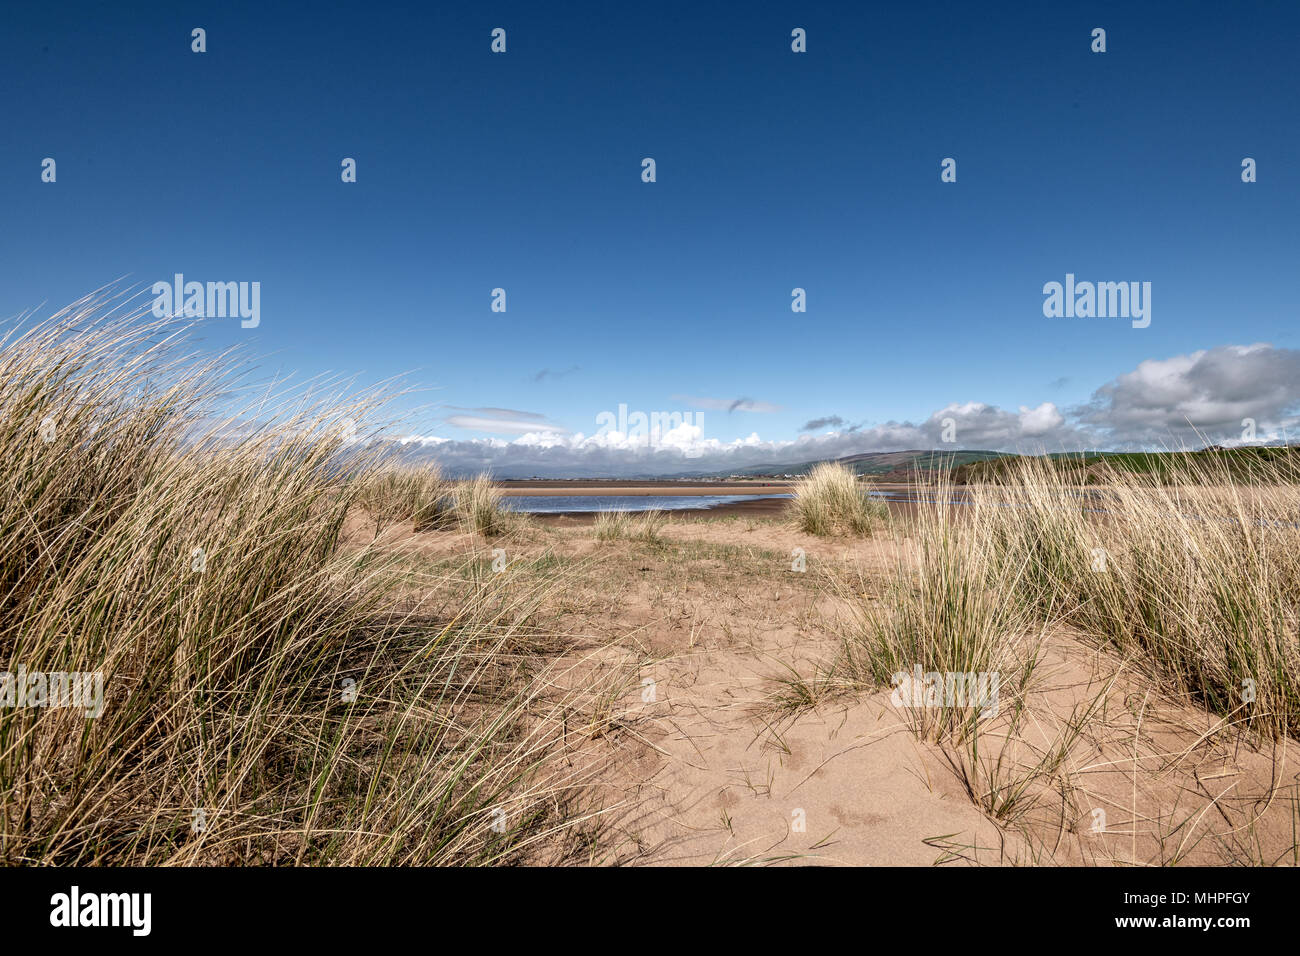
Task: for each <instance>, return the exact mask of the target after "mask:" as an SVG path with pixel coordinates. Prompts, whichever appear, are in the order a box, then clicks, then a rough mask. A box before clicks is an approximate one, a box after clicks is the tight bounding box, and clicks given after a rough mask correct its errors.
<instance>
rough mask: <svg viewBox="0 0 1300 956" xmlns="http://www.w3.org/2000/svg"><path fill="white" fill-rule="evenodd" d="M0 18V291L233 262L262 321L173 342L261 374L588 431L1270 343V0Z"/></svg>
mask: <svg viewBox="0 0 1300 956" xmlns="http://www.w3.org/2000/svg"><path fill="white" fill-rule="evenodd" d="M5 19H6V24H5V29H4V31H3V33H0V64H3V66H0V101H2V102H3V103H4V104H5V109H4V115H3V118H2V119H0V143H2V144H3V148H2V149H0V183H2V184H3V185H2V187H0V189H2V190H3V192H2V196H3V207H2V208H3V209H4V213H5V218H6V222H5V227H4V228H3V229H0V262H2V263H3V271H2V272H0V316H11V315H13V314H15V313H18V312H20V311H23V310H26V309H30V308H33V307H35V306H38V305H39V304H41V303H42V302H45V303H48V305H49V306H57V305H62V304H66V303H67V302H69V301H71V300H73V299H74V298H77V297H79V296H81V295H83V294H85V293H86V292H88V291H90V290H92V289H94V288H96V287H98V286H100V285H102V284H104V283H106V282H108V281H110V280H113V279H115V278H117V277H118V276H123V275H127V276H129V277H130V278H131V280H132V281H135V282H139V283H142V284H144V285H146V286H147V285H148V284H151V283H153V282H154V281H157V280H159V279H166V278H170V277H171V275H172V274H173V273H175V272H183V273H184V274H185V275H186V277H187V278H189V279H198V280H201V281H207V280H222V281H252V280H257V281H260V282H261V284H262V315H261V325H260V327H259V328H258V329H256V330H251V331H246V330H242V329H240V327H239V324H238V322H237V321H232V320H212V321H210V322H209V323H208V324H207V326H206V341H207V342H209V343H210V344H212V345H213V346H214V347H215V346H220V345H225V344H229V343H232V342H243V343H247V344H248V345H249V346H250V347H251V348H252V350H253V351H254V352H255V353H256V354H258V355H261V356H264V358H263V360H262V366H263V367H264V368H265V369H266V370H267V371H268V372H274V371H277V370H295V371H297V372H300V373H302V374H303V375H314V374H318V373H320V372H325V371H333V372H340V373H346V374H353V373H356V374H359V375H360V380H361V381H363V382H364V381H372V380H376V379H380V378H384V377H387V376H389V375H392V374H396V373H402V372H410V373H412V374H411V375H410V376H409V381H411V382H412V383H414V384H419V385H428V386H435V387H436V388H437V389H438V390H437V391H436V392H434V393H431V395H429V396H426V398H425V401H441V402H446V403H448V404H449V405H454V406H459V407H466V408H474V407H480V406H489V407H500V408H505V409H513V410H523V411H529V412H533V413H537V414H539V415H543V416H546V418H547V419H548V420H549V421H551V422H553V423H556V424H557V425H559V426H562V427H564V428H568V429H570V430H572V431H583V432H587V433H590V432H592V431H594V430H595V429H594V416H595V415H596V414H597V413H598V412H600V411H601V410H605V409H616V408H617V406H618V404H619V403H620V402H623V403H627V404H628V405H629V406H630V407H632V408H634V409H635V408H642V409H646V410H650V409H665V410H667V409H683V410H685V409H687V408H689V407H691V406H689V405H687V404H684V403H683V401H682V400H680V399H674V398H673V396H675V395H678V396H680V395H687V396H705V397H713V398H717V399H724V400H725V399H735V398H739V397H745V398H752V399H754V400H757V401H760V402H765V403H770V404H773V405H779V406H781V410H780V411H778V412H775V413H769V414H761V413H753V412H751V413H745V412H739V411H737V412H733V413H730V414H729V413H727V412H725V411H706V412H705V422H706V424H705V427H704V432H705V433H706V434H707V435H709V436H710V437H715V438H718V439H720V440H722V441H729V440H731V439H734V438H737V437H743V436H746V435H749V434H750V433H751V432H754V431H757V432H758V433H759V434H760V435H761V436H762V438H763V439H774V440H780V439H788V438H793V437H794V436H795V435H796V434H797V433H798V429H799V428H800V426H801V425H803V424H804V423H805V422H806V421H808V420H809V419H815V418H819V417H824V416H828V415H839V416H841V417H843V418H844V419H845V420H848V421H853V422H863V421H865V422H871V423H876V422H885V421H888V420H891V419H898V420H904V419H906V420H910V421H914V422H917V421H922V420H924V419H925V418H926V417H927V416H929V415H930V414H931V413H932V412H934V411H935V410H936V409H939V408H941V407H943V406H945V405H947V404H948V403H951V402H968V401H979V402H985V403H989V404H991V405H997V406H1001V407H1004V408H1008V409H1012V410H1014V409H1015V408H1017V407H1018V406H1021V405H1027V406H1030V407H1033V406H1038V405H1039V404H1040V403H1042V402H1045V401H1051V402H1053V403H1055V404H1056V405H1058V406H1061V407H1063V408H1064V407H1067V406H1070V405H1072V404H1074V403H1078V402H1082V401H1085V400H1087V399H1088V398H1089V396H1090V395H1091V394H1092V392H1093V390H1094V389H1095V388H1097V387H1098V386H1100V385H1102V384H1103V383H1105V382H1107V381H1110V380H1112V379H1114V378H1115V377H1116V376H1118V375H1120V374H1122V373H1124V372H1127V371H1130V370H1132V369H1133V368H1134V367H1135V366H1136V365H1137V364H1138V363H1139V362H1140V361H1142V360H1143V359H1148V358H1167V357H1169V356H1174V355H1178V354H1183V353H1189V352H1193V351H1195V350H1199V349H1208V348H1212V347H1214V346H1220V345H1227V344H1247V343H1252V342H1270V343H1272V344H1273V345H1275V346H1279V347H1283V348H1295V347H1296V346H1297V345H1298V344H1300V342H1298V341H1297V334H1296V328H1297V323H1296V319H1297V315H1296V277H1297V275H1298V274H1300V260H1298V258H1297V242H1296V230H1297V222H1298V221H1300V220H1298V217H1297V212H1300V208H1298V207H1300V201H1298V197H1300V150H1298V149H1297V147H1298V146H1300V122H1298V120H1300V109H1298V108H1297V92H1298V90H1297V76H1296V70H1295V64H1296V60H1297V56H1296V49H1297V41H1298V40H1300V5H1297V4H1295V3H1276V4H1233V5H1230V6H1229V5H1226V4H1223V3H1204V4H1198V3H1165V4H1143V3H1129V2H1125V3H1115V4H1102V3H1088V4H1068V3H1067V4H1057V3H1023V4H972V3H952V4H926V3H906V4H903V3H897V4H888V5H880V4H865V3H842V4H807V3H800V4H794V3H744V4H739V3H737V4H725V5H724V4H701V3H681V4H676V3H654V4H649V5H644V4H594V3H593V4H577V3H574V4H568V3H566V4H539V3H535V2H533V3H519V4H514V3H494V4H481V5H480V4H455V5H444V4H435V3H419V4H411V5H395V4H383V3H367V4H355V5H354V4H342V5H340V6H339V7H338V8H337V9H335V8H334V7H333V5H326V6H322V7H320V8H318V9H313V10H311V11H307V10H306V9H305V8H303V7H301V6H292V7H290V6H286V7H285V8H284V10H283V11H280V12H277V11H276V9H275V5H274V4H271V5H264V4H232V3H224V2H223V3H210V4H172V3H167V4H157V5H156V6H154V5H146V4H131V5H107V4H93V5H91V4H84V5H79V4H71V5H68V4H22V5H13V6H12V7H11V9H9V10H7V11H6V15H5ZM196 26H201V27H204V28H205V29H206V30H207V43H208V52H207V53H205V54H202V55H199V54H194V53H192V52H191V51H190V30H191V29H192V28H193V27H196ZM498 26H500V27H504V28H505V29H506V30H507V31H508V52H507V53H506V54H505V55H494V54H492V53H491V52H490V50H489V44H490V31H491V30H492V28H494V27H498ZM1097 26H1100V27H1104V28H1105V29H1106V30H1107V46H1108V50H1107V52H1106V53H1105V54H1093V53H1092V52H1090V49H1089V46H1090V42H1091V40H1090V32H1091V30H1092V28H1093V27H1097ZM794 27H803V28H805V29H806V30H807V33H808V52H807V53H806V54H802V55H796V54H794V53H792V52H791V49H790V31H791V29H792V28H794ZM46 156H49V157H54V158H55V159H56V160H57V163H58V181H57V183H55V184H52V185H51V184H45V183H42V182H41V181H40V163H41V160H42V159H43V158H44V157H46ZM345 156H350V157H355V158H356V160H357V162H358V180H359V181H358V182H357V183H356V184H344V183H342V182H341V181H340V176H339V173H340V161H341V160H342V158H343V157H345ZM645 156H651V157H654V158H655V160H656V161H657V164H658V182H656V183H654V184H645V183H642V182H641V179H640V172H641V166H640V163H641V159H642V157H645ZM947 156H951V157H954V158H956V160H957V163H958V181H957V183H956V184H944V183H941V182H940V181H939V171H940V170H939V163H940V160H941V159H942V158H944V157H947ZM1245 156H1250V157H1254V158H1255V159H1256V160H1257V161H1258V168H1259V181H1258V182H1257V183H1254V184H1250V185H1247V184H1243V183H1242V182H1241V179H1240V163H1241V160H1242V158H1243V157H1245ZM1066 272H1073V273H1076V274H1077V275H1078V276H1079V278H1080V279H1095V280H1116V281H1118V280H1141V281H1149V282H1151V283H1152V286H1153V303H1152V304H1153V316H1152V323H1151V326H1150V328H1147V329H1141V330H1137V329H1133V328H1131V327H1130V325H1129V323H1128V322H1127V321H1124V320H1114V319H1091V320H1088V319H1047V318H1044V316H1043V314H1042V302H1043V295H1042V292H1041V289H1042V285H1043V283H1044V282H1047V281H1051V280H1057V281H1060V280H1062V279H1063V278H1064V275H1065V273H1066ZM498 286H500V287H504V288H505V289H506V290H507V295H508V312H506V313H505V314H494V313H492V312H491V311H490V310H489V304H490V291H491V290H492V289H493V288H494V287H498ZM795 286H801V287H803V288H805V289H807V293H808V312H807V313H806V314H805V315H796V314H793V313H791V311H790V291H791V289H792V288H793V287H795ZM575 366H576V367H577V370H576V371H572V372H570V374H567V375H565V376H563V377H560V378H555V377H547V378H544V379H543V380H542V381H540V382H539V381H536V380H535V378H536V374H537V373H538V372H539V371H540V370H541V369H543V368H549V369H551V370H557V371H562V370H566V369H572V368H573V367H575ZM438 414H445V413H442V412H440V413H438ZM435 418H436V416H435ZM424 430H426V431H429V432H433V433H437V434H440V435H445V436H448V437H474V436H476V435H482V434H483V433H479V432H473V431H464V430H460V429H457V428H455V427H453V426H450V425H447V424H445V423H440V422H438V421H436V420H430V421H429V423H428V424H427V427H426V428H425V429H424ZM500 437H505V438H509V437H511V436H509V435H503V436H500Z"/></svg>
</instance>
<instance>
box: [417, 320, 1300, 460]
mask: <svg viewBox="0 0 1300 956" xmlns="http://www.w3.org/2000/svg"><path fill="white" fill-rule="evenodd" d="M693 401H695V402H698V403H703V402H704V401H705V400H702V399H694V400H693ZM708 402H709V404H708V405H707V406H706V407H719V408H723V409H745V410H754V411H757V410H768V409H775V408H778V407H779V406H776V405H772V404H770V403H767V402H758V401H755V400H753V399H748V398H746V399H735V400H722V399H716V400H708ZM1297 411H1300V350H1295V349H1285V348H1276V347H1274V346H1272V345H1269V344H1266V343H1258V344H1254V345H1224V346H1219V347H1216V348H1212V349H1203V350H1200V351H1197V352H1192V353H1189V354H1184V355H1175V356H1172V357H1170V358H1164V359H1148V360H1146V361H1143V362H1141V363H1139V365H1138V366H1137V368H1135V369H1133V370H1132V371H1129V372H1125V373H1123V374H1121V375H1119V376H1118V377H1116V378H1115V379H1113V380H1112V381H1110V382H1107V383H1106V384H1104V385H1102V386H1101V387H1099V388H1098V389H1096V391H1095V392H1094V393H1093V395H1092V397H1091V399H1090V400H1089V401H1088V402H1086V403H1083V404H1081V405H1077V406H1073V407H1069V408H1066V409H1061V408H1058V407H1057V406H1056V404H1055V403H1053V402H1043V403H1041V404H1039V405H1037V406H1035V407H1029V406H1025V405H1022V406H1020V407H1019V408H1018V409H1016V410H1014V411H1012V410H1009V409H1005V408H999V407H997V406H994V405H989V404H986V403H984V402H980V401H967V402H951V403H949V404H947V405H945V406H943V407H942V408H939V409H937V410H935V411H934V412H932V413H931V414H930V415H929V417H927V418H926V419H924V420H923V421H920V422H911V421H902V422H897V421H891V422H885V423H883V424H876V425H870V426H867V425H854V424H850V422H849V420H848V419H847V418H846V417H844V416H843V415H842V414H838V413H828V414H827V415H825V416H822V417H821V418H819V419H814V420H813V421H810V422H808V423H807V424H806V425H805V426H804V427H803V428H802V429H801V431H805V432H807V431H813V430H817V429H821V428H829V430H828V431H824V432H821V433H819V434H800V435H799V436H797V437H795V438H792V439H784V440H783V439H764V438H762V437H760V436H759V434H758V433H757V432H752V433H751V434H750V435H749V436H748V437H746V438H741V439H736V440H733V441H728V442H722V441H719V440H718V439H716V438H709V437H707V436H706V435H704V434H703V431H704V429H703V428H702V427H701V426H699V425H696V424H692V423H690V422H689V421H683V422H681V423H680V424H676V425H675V426H674V427H671V428H668V429H665V430H663V431H662V432H661V433H659V434H658V435H657V436H656V437H655V439H654V440H649V439H648V438H647V437H646V436H644V435H636V434H632V433H630V432H629V433H624V432H620V431H617V430H603V431H600V432H597V433H595V434H590V435H588V434H584V433H582V432H570V431H568V430H567V429H564V428H563V427H562V426H559V425H556V424H554V423H553V422H550V421H549V420H548V419H547V418H546V417H545V416H544V415H540V414H538V413H535V412H520V411H514V410H510V409H494V408H478V409H457V410H456V414H453V415H450V416H448V417H446V418H445V419H444V421H445V422H446V423H448V424H451V425H454V426H457V427H465V428H479V429H485V430H492V429H494V430H497V431H499V432H502V433H507V434H514V435H516V436H517V437H514V438H513V439H510V440H505V439H499V438H474V439H452V438H446V437H441V436H419V435H412V436H409V437H407V438H405V439H403V444H404V445H405V446H406V447H407V449H408V452H409V453H411V454H415V455H418V456H420V457H426V456H427V457H431V458H433V459H434V460H436V461H438V462H439V463H440V464H441V465H442V466H443V467H444V468H446V469H447V470H449V471H451V472H453V473H464V472H477V471H492V472H494V473H497V474H502V475H520V474H524V475H526V474H547V475H556V474H572V475H574V476H575V477H580V476H599V475H615V476H616V475H647V474H677V473H684V472H716V471H727V470H731V469H740V468H749V467H754V466H758V465H767V464H771V465H783V464H796V463H799V462H804V461H810V460H816V459H822V458H836V457H842V456H845V455H853V454H861V453H866V452H886V451H903V450H910V449H939V450H943V449H945V448H946V449H949V450H955V449H959V448H961V449H982V450H989V451H1019V452H1026V453H1041V452H1056V451H1083V450H1091V449H1107V450H1114V451H1121V450H1141V449H1168V448H1183V447H1199V446H1201V445H1203V444H1205V443H1207V442H1215V443H1219V444H1224V445H1235V444H1241V443H1243V435H1244V434H1245V433H1246V432H1247V430H1249V432H1250V433H1251V434H1253V435H1254V440H1255V441H1256V442H1259V443H1278V442H1282V441H1286V440H1287V439H1288V436H1290V435H1292V434H1294V432H1295V430H1296V428H1297V425H1300V415H1297ZM488 426H491V428H490V429H489V428H488Z"/></svg>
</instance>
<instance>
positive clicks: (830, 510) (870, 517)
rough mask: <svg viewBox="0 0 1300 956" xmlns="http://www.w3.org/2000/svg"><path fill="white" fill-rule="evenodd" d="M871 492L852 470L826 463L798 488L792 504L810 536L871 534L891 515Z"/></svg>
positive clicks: (834, 463)
mask: <svg viewBox="0 0 1300 956" xmlns="http://www.w3.org/2000/svg"><path fill="white" fill-rule="evenodd" d="M869 491H870V486H869V485H866V484H864V483H863V482H860V481H859V480H858V477H857V475H856V474H855V473H854V472H853V471H852V469H850V468H847V467H845V466H844V465H841V464H838V463H836V462H823V463H821V464H819V465H817V466H815V467H814V468H813V469H812V471H810V472H809V473H808V475H807V476H806V477H805V478H803V479H801V480H800V482H799V484H798V485H797V486H796V487H795V490H794V500H793V502H792V503H791V506H792V508H793V513H794V518H795V521H796V523H797V524H798V526H799V528H800V530H802V531H805V532H807V533H808V534H815V535H834V534H870V533H871V531H872V529H873V527H874V525H875V524H876V523H877V522H880V521H883V520H884V519H885V518H887V517H888V513H889V512H888V507H887V506H886V505H885V504H884V502H882V501H879V500H877V499H875V498H872V497H870V495H869V494H868V492H869Z"/></svg>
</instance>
